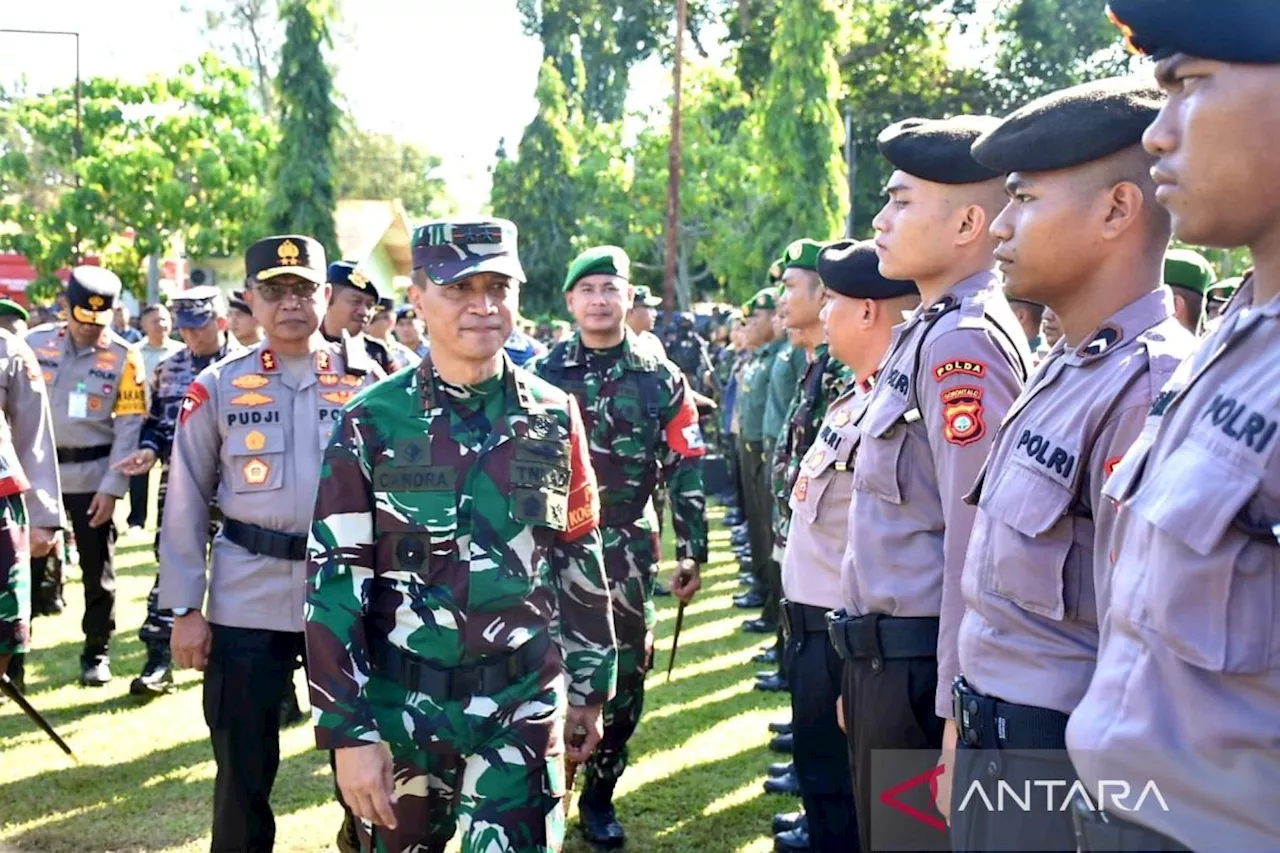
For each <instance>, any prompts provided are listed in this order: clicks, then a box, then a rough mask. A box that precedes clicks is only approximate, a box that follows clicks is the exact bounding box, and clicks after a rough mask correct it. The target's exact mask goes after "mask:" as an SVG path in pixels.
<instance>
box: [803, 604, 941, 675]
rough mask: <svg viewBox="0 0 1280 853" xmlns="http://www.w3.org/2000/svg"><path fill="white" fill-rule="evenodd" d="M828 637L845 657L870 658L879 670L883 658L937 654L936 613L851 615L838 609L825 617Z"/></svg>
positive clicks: (899, 658) (927, 656)
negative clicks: (917, 614)
mask: <svg viewBox="0 0 1280 853" xmlns="http://www.w3.org/2000/svg"><path fill="white" fill-rule="evenodd" d="M827 621H828V629H827V633H828V636H830V637H831V645H833V646H835V647H836V651H837V652H838V653H839V654H840V657H842V658H844V659H845V660H870V661H871V668H872V669H879V668H880V666H881V664H882V663H883V662H884V661H886V660H901V659H905V658H931V657H937V655H938V619H937V617H936V616H927V617H919V618H916V617H902V616H885V615H884V614H882V613H872V614H870V615H867V616H850V615H849V614H847V613H846V612H845V611H843V610H837V611H834V612H833V613H831V614H830V615H828V616H827Z"/></svg>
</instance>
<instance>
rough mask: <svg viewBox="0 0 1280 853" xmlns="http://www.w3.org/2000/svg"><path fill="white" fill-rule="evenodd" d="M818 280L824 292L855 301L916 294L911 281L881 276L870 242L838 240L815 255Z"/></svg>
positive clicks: (872, 245) (873, 244) (874, 245)
mask: <svg viewBox="0 0 1280 853" xmlns="http://www.w3.org/2000/svg"><path fill="white" fill-rule="evenodd" d="M818 277H819V278H821V279H822V284H823V286H825V287H826V288H827V290H830V291H833V292H835V293H839V294H840V295H842V296H849V297H852V298H854V299H896V298H897V297H899V296H907V295H909V294H912V293H916V292H917V291H916V283H915V282H914V281H902V280H900V279H893V278H885V277H884V276H883V275H881V274H880V259H879V258H878V257H876V244H875V243H873V242H872V241H870V240H863V241H862V242H858V241H856V240H841V241H839V242H837V243H832V244H831V245H829V246H827V247H826V248H825V249H823V250H822V254H820V255H818Z"/></svg>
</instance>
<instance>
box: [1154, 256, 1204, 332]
mask: <svg viewBox="0 0 1280 853" xmlns="http://www.w3.org/2000/svg"><path fill="white" fill-rule="evenodd" d="M1216 278H1217V274H1216V273H1215V272H1214V270H1213V264H1211V263H1209V260H1208V259H1207V258H1205V256H1204V255H1202V254H1200V253H1199V252H1197V251H1196V250H1195V249H1169V250H1168V251H1166V252H1165V253H1164V283H1165V284H1167V285H1168V286H1169V289H1170V290H1172V291H1173V314H1174V316H1175V317H1177V318H1178V322H1179V323H1181V324H1182V327H1183V328H1184V329H1186V330H1187V331H1188V332H1190V333H1191V334H1193V335H1198V334H1200V331H1201V329H1202V327H1203V326H1204V320H1205V319H1208V318H1207V317H1206V312H1205V310H1204V309H1205V301H1206V300H1205V296H1206V294H1207V293H1208V291H1209V288H1210V287H1212V286H1213V282H1214V280H1215V279H1216Z"/></svg>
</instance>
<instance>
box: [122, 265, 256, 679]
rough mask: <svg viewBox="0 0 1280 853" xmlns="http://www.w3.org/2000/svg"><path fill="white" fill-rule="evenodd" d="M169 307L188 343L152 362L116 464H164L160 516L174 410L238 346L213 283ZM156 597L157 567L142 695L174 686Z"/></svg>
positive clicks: (135, 472)
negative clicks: (145, 398) (134, 426)
mask: <svg viewBox="0 0 1280 853" xmlns="http://www.w3.org/2000/svg"><path fill="white" fill-rule="evenodd" d="M171 306H172V308H173V316H174V321H175V323H176V325H177V327H178V333H179V334H181V335H182V339H183V341H184V342H185V343H186V346H185V347H183V348H182V349H180V350H178V351H177V352H175V353H174V354H173V355H170V356H169V357H167V358H166V359H164V361H162V362H160V364H159V365H157V366H156V370H155V376H154V377H153V378H152V381H151V403H150V409H149V412H148V414H147V419H146V420H145V421H144V422H143V424H142V433H141V434H140V435H139V437H138V449H137V451H136V452H134V453H133V454H131V455H130V456H127V457H125V459H124V460H122V461H121V462H119V463H117V464H116V466H115V467H116V468H117V469H118V470H120V471H121V472H122V473H124V474H126V475H128V476H129V477H137V476H141V475H143V474H146V473H148V472H149V471H150V470H151V468H152V466H153V465H155V463H156V461H157V460H159V461H160V462H161V463H162V464H163V467H162V468H161V470H160V494H159V504H158V509H159V515H160V517H161V518H163V517H164V506H165V499H166V497H167V496H168V490H169V457H170V454H171V453H172V450H173V432H174V429H175V428H176V427H177V425H178V412H179V410H180V409H181V407H182V400H183V397H184V396H185V395H186V393H187V388H188V387H189V386H190V385H191V382H192V380H194V379H195V378H196V376H198V375H199V374H200V371H202V370H204V369H205V368H206V367H208V366H209V365H210V364H213V363H214V362H215V361H220V360H221V359H223V358H225V357H226V356H227V355H228V354H229V353H233V352H238V351H239V350H241V349H242V347H241V346H240V344H239V342H237V341H236V339H235V338H234V337H232V336H231V334H230V333H229V332H228V331H227V309H226V307H225V303H224V302H223V299H222V293H221V292H220V291H219V290H218V289H217V288H216V287H213V286H212V285H208V286H204V287H192V288H188V289H187V290H183V291H180V292H179V293H178V294H177V295H176V296H174V297H173V300H172V303H171ZM153 547H154V550H155V556H156V562H157V564H158V563H159V561H160V529H157V530H156V537H155V544H154V546H153ZM159 599H160V575H159V572H158V571H157V573H156V579H155V583H154V584H153V585H152V587H151V592H150V594H148V595H147V617H146V619H145V620H144V621H143V623H142V627H141V628H140V629H139V630H138V639H139V640H141V641H142V644H143V645H144V646H146V648H147V657H146V660H145V661H144V662H143V664H142V672H141V673H139V674H138V677H137V678H135V679H134V680H133V681H132V682H130V683H129V692H130V693H131V694H132V695H134V696H140V697H143V698H152V697H155V696H158V695H160V694H162V693H168V692H169V690H170V689H171V688H172V686H173V673H172V666H171V661H170V654H169V636H170V632H171V631H172V629H173V614H172V613H170V612H168V611H167V610H161V609H160V605H159Z"/></svg>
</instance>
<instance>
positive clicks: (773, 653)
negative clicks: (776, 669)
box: [751, 649, 778, 666]
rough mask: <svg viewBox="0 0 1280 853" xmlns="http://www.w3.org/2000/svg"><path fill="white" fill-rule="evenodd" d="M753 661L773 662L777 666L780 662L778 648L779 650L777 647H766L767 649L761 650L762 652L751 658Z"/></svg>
mask: <svg viewBox="0 0 1280 853" xmlns="http://www.w3.org/2000/svg"><path fill="white" fill-rule="evenodd" d="M751 662H752V663H763V664H772V665H774V666H777V664H778V650H777V649H766V650H765V651H763V652H761V653H760V654H758V655H756V656H755V657H753V658H752V659H751Z"/></svg>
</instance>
